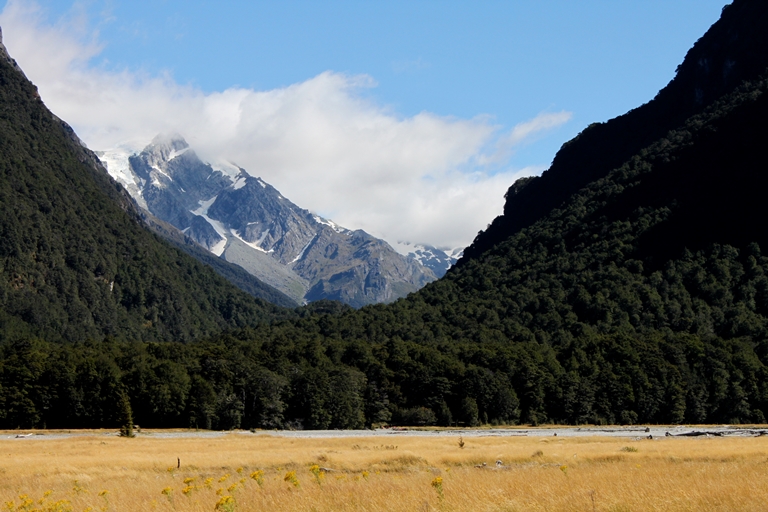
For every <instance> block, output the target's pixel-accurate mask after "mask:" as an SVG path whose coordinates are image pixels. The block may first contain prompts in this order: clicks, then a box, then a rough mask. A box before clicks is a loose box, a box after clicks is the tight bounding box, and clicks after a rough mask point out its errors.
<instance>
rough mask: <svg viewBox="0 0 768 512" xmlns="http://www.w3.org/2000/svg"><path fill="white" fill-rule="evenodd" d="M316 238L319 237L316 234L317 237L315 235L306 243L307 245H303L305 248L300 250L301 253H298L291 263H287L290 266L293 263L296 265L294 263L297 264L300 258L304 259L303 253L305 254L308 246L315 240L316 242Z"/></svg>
mask: <svg viewBox="0 0 768 512" xmlns="http://www.w3.org/2000/svg"><path fill="white" fill-rule="evenodd" d="M318 236H320V235H319V234H318V235H315V236H314V237H313V238H312V240H310V241H309V242H307V245H305V246H304V248H303V249H302V250H301V252H299V254H298V255H297V256H296V257H295V258H293V260H291V262H290V263H289V265H291V264H293V263H296V262H297V261H299V260H300V259H301V258H303V257H304V253H305V252H307V249H309V246H310V245H312V242H314V241H315V240H317V237H318Z"/></svg>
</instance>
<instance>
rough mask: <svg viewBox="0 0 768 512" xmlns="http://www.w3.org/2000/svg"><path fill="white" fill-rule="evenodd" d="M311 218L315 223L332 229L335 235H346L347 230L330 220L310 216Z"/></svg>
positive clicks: (313, 215)
mask: <svg viewBox="0 0 768 512" xmlns="http://www.w3.org/2000/svg"><path fill="white" fill-rule="evenodd" d="M312 218H313V219H314V220H315V222H317V223H318V224H324V225H326V226H329V227H330V228H331V229H333V230H334V231H335V232H337V233H348V232H349V230H348V229H347V228H344V227H341V226H339V225H338V224H336V223H335V222H333V221H332V220H328V219H324V218H322V217H320V216H319V215H315V214H312Z"/></svg>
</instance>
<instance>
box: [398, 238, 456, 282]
mask: <svg viewBox="0 0 768 512" xmlns="http://www.w3.org/2000/svg"><path fill="white" fill-rule="evenodd" d="M390 245H391V246H392V248H393V249H394V250H395V251H397V252H398V253H400V254H402V255H403V256H407V257H409V258H413V259H414V260H416V261H418V262H419V263H421V264H422V265H423V266H425V267H428V268H430V269H432V271H433V272H434V273H435V275H436V276H438V277H442V276H443V275H445V273H446V272H447V271H448V269H450V268H451V267H452V266H453V265H455V264H456V262H457V261H458V260H459V258H460V257H461V255H462V254H463V252H464V248H463V247H458V248H453V249H451V248H437V247H433V246H431V245H427V244H414V243H411V242H402V241H398V242H395V243H391V242H390Z"/></svg>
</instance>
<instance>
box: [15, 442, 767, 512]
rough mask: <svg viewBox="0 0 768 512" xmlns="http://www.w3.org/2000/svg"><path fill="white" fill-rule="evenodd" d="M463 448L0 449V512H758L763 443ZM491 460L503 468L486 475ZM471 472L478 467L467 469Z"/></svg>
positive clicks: (762, 506)
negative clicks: (432, 511) (384, 511)
mask: <svg viewBox="0 0 768 512" xmlns="http://www.w3.org/2000/svg"><path fill="white" fill-rule="evenodd" d="M464 442H465V447H464V448H463V449H460V448H459V446H458V438H457V437H456V436H445V437H426V438H425V437H406V436H391V437H386V438H382V437H367V438H337V439H296V438H282V437H277V436H270V435H267V434H265V435H258V436H253V435H243V434H229V435H227V436H224V437H220V438H175V439H167V438H162V439H161V438H154V439H153V438H152V437H151V436H146V437H141V438H136V439H122V438H118V437H114V436H109V437H108V436H89V437H75V438H66V439H64V438H50V439H42V438H40V437H37V438H35V439H6V440H2V441H0V497H1V498H2V500H1V501H0V509H2V510H28V511H31V510H46V511H47V510H58V511H65V510H72V511H78V512H79V511H84V510H89V507H90V510H92V511H98V510H115V511H154V510H157V511H172V510H176V511H213V510H236V511H257V510H269V511H289V510H290V511H294V510H312V511H336V510H356V511H357V510H359V511H380V510H392V511H400V510H402V511H419V510H424V511H426V510H446V511H449V510H450V511H463V510H472V511H485V510H488V511H491V510H493V511H499V510H506V511H513V510H520V511H523V510H525V511H530V510H546V511H556V510H568V511H579V510H583V511H587V512H589V511H614V512H620V511H630V510H633V511H640V510H663V511H684V510H685V511H688V510H690V511H707V510H729V511H731V510H734V511H735V510H745V511H746V510H749V511H753V510H766V509H768V486H766V485H765V482H766V478H768V438H766V437H759V438H709V439H704V438H684V439H681V438H664V439H659V440H645V439H644V440H641V441H633V440H627V439H616V438H597V437H590V438H567V437H552V438H541V437H480V438H464ZM383 443H386V444H383ZM635 450H636V451H635ZM177 457H179V458H180V459H181V468H180V469H176V465H177ZM497 459H501V460H502V461H503V463H504V467H502V468H499V469H497V468H495V461H496V460H497ZM483 462H486V463H487V464H488V467H486V468H483V469H477V468H475V467H474V466H475V465H476V464H482V463H483ZM313 466H316V467H313ZM320 468H330V469H333V470H334V471H330V472H325V471H323V470H322V469H320ZM260 472H261V473H260ZM292 472H293V473H292ZM258 480H261V482H259V481H258ZM185 490H186V492H185ZM104 491H106V492H104ZM20 496H26V498H20ZM227 496H231V497H232V498H231V499H230V498H227ZM24 503H26V505H24ZM57 503H58V504H57ZM217 503H218V504H219V505H218V509H217V508H216V507H217Z"/></svg>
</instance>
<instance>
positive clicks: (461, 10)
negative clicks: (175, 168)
mask: <svg viewBox="0 0 768 512" xmlns="http://www.w3.org/2000/svg"><path fill="white" fill-rule="evenodd" d="M724 4H725V1H724V0H717V1H713V0H696V1H693V0H666V1H657V0H643V1H618V2H617V1H615V0H614V1H582V2H573V1H565V0H559V1H556V0H543V1H537V2H522V1H507V2H501V1H486V2H482V1H480V2H466V1H464V2H457V1H449V0H446V1H440V2H437V1H413V0H412V1H409V2H399V1H388V2H372V1H356V2H352V1H344V2H342V1H332V0H329V1H325V2H308V1H302V2H299V1H294V2H291V1H280V2H276V1H275V2H259V1H248V2H246V1H238V2H235V1H221V2H201V1H185V2H181V1H175V0H165V1H163V0H159V1H158V0H156V1H154V2H146V1H135V0H134V1H130V2H129V1H124V0H111V1H96V0H92V1H79V2H69V1H63V0H56V1H54V0H38V1H37V2H30V1H21V0H14V1H10V2H5V3H3V4H2V5H4V8H3V11H2V15H0V24H2V28H3V32H4V37H5V43H6V45H7V46H8V48H9V50H10V52H11V54H12V55H13V56H14V57H16V58H17V60H18V61H19V62H20V64H21V66H22V68H23V69H25V71H26V72H27V75H28V76H30V78H31V79H32V80H33V81H34V82H35V83H36V84H37V85H38V86H39V87H40V91H41V94H42V96H43V99H44V101H46V103H47V104H48V105H49V107H50V108H51V109H52V110H53V111H54V112H56V113H59V115H61V116H62V117H63V118H64V119H65V120H67V121H69V122H70V123H71V124H72V125H73V127H74V128H75V129H76V130H77V131H78V133H80V135H81V137H83V139H84V140H85V141H86V142H87V143H88V144H89V146H90V147H92V148H93V149H109V147H113V146H116V145H119V144H123V143H130V144H133V145H134V146H140V145H141V144H142V143H146V142H148V140H146V141H144V142H142V140H143V139H147V138H148V137H150V135H149V134H151V133H153V130H176V131H179V132H180V133H182V134H183V135H184V136H185V137H187V138H188V140H190V142H191V143H192V144H193V146H194V147H195V148H196V149H198V146H200V148H199V150H198V153H200V154H201V156H205V157H207V158H208V159H209V160H211V161H215V160H216V159H227V158H229V159H236V160H237V163H238V164H241V165H243V164H247V165H244V167H246V168H247V169H248V170H249V172H251V173H252V174H254V175H261V176H263V177H264V178H265V179H266V180H267V181H269V182H271V183H272V184H274V185H275V186H276V187H277V188H278V189H280V190H281V191H282V192H283V193H284V194H285V195H286V196H287V197H289V198H290V199H292V200H293V201H294V202H296V203H297V204H299V205H301V206H304V207H307V208H310V209H313V210H315V211H318V212H319V213H321V214H325V215H327V216H330V217H332V218H334V220H336V221H337V222H339V223H341V224H343V225H347V226H348V227H352V228H357V227H361V228H364V229H366V230H368V231H370V232H372V233H373V234H376V235H378V236H383V237H385V238H386V239H387V240H389V241H391V242H393V243H394V242H396V241H398V240H410V241H412V242H429V243H433V244H435V245H442V246H446V247H447V246H457V245H462V244H466V243H468V242H469V241H471V238H472V237H473V236H474V233H476V231H477V230H478V229H481V228H483V227H485V224H487V223H488V222H490V221H491V220H492V218H493V216H494V215H496V214H498V213H500V211H501V205H503V198H502V197H501V196H502V195H503V193H504V191H505V190H506V187H508V186H509V185H510V184H511V181H513V180H514V179H515V178H516V177H520V176H523V175H526V174H531V173H537V172H541V170H542V169H544V168H546V166H547V165H548V164H549V163H550V162H551V160H552V157H553V156H554V154H555V152H556V151H557V149H558V148H559V147H560V145H561V144H562V143H563V142H565V141H566V140H568V139H570V138H572V137H573V136H574V135H576V134H577V133H578V132H579V131H581V130H582V129H583V128H584V127H585V126H587V125H588V124H590V123H591V122H595V121H605V120H607V119H610V118H612V117H615V116H617V115H620V114H622V113H624V112H626V111H627V110H629V109H631V108H634V107H636V106H638V105H640V104H642V103H644V102H646V101H648V100H650V99H651V98H652V97H653V96H654V95H655V94H656V92H657V91H658V90H659V89H660V88H661V87H663V86H664V85H666V83H667V82H668V81H669V80H670V79H672V77H673V76H674V72H675V68H676V66H677V65H678V64H679V63H680V62H681V61H682V59H683V57H684V55H685V53H686V51H687V50H688V48H690V46H691V45H692V44H693V43H694V42H695V41H696V40H697V39H698V38H699V37H701V35H703V34H704V32H705V31H706V30H707V28H708V27H709V26H710V25H711V24H712V23H714V22H715V21H716V20H717V19H718V17H719V14H720V11H721V9H722V7H723V5H724ZM25 37H26V39H25ZM25 40H26V41H27V42H26V43H25ZM78 52H79V55H80V56H82V55H88V58H87V59H82V58H79V57H78ZM46 59H50V60H46ZM64 74H66V75H67V77H68V78H67V80H63V79H62V78H61V77H62V75H64ZM83 83H89V84H92V85H93V87H94V90H97V91H99V93H98V94H93V93H92V94H90V95H88V94H83V86H82V84H83ZM126 83H128V84H131V85H130V87H129V89H130V91H126V90H121V89H120V87H123V86H124V85H121V84H126ZM77 84H80V85H79V86H78V85H77ZM110 88H112V89H113V90H114V92H113V93H112V96H111V97H110V98H111V99H110V100H109V103H108V107H105V103H103V102H104V101H107V100H106V99H104V97H105V96H108V93H107V92H103V91H109V90H110ZM86 89H87V87H86ZM154 95H156V96H154ZM88 96H90V97H91V99H94V101H93V102H91V103H89V97H88ZM95 96H100V97H101V101H102V103H100V102H99V101H96V100H97V98H95ZM116 97H119V98H120V100H119V101H120V102H122V104H121V105H119V107H118V106H116V103H117V101H118V100H115V99H114V98H116ZM144 98H146V99H147V105H148V106H146V107H145V108H146V111H147V112H146V113H144V114H140V111H141V108H139V107H134V106H132V105H136V104H138V103H140V102H142V101H143V99H144ZM178 98H182V99H184V101H182V102H181V103H179V104H178V106H177V108H175V109H174V108H170V107H167V105H169V104H172V103H173V102H175V101H176V100H177V99H178ZM153 101H154V102H155V103H152V102H153ZM113 106H114V108H112V107H113ZM196 108H199V109H200V112H204V113H205V112H207V113H208V114H205V115H209V116H210V112H211V110H212V109H214V110H217V111H218V112H233V111H234V110H238V111H239V112H240V115H239V117H236V118H234V117H232V116H234V115H235V114H228V115H230V117H229V118H227V119H229V121H226V120H223V119H222V118H221V115H222V114H219V117H217V118H216V119H214V120H213V121H212V120H211V118H210V117H206V118H205V119H203V117H200V116H203V115H204V114H202V113H201V114H200V115H199V116H198V117H196V118H195V117H193V116H192V114H190V112H191V111H193V110H194V109H196ZM91 109H92V110H91ZM164 109H167V110H164ZM161 110H162V118H163V119H162V120H161V119H159V116H160V114H158V118H157V119H155V118H152V116H151V115H150V113H151V112H153V111H154V112H158V111H161ZM107 111H109V112H110V114H109V115H107V113H106V112H107ZM265 111H268V112H269V115H268V116H266V117H259V116H263V115H265V114H264V112H265ZM244 113H250V117H248V119H246V118H245V117H246V116H245V114H244ZM176 118H177V119H176ZM174 119H176V121H175V123H174V122H172V120H174ZM249 119H259V120H260V122H259V123H255V122H252V123H250V124H249V122H248V120H249ZM227 122H229V123H230V124H229V125H227V126H230V127H232V129H231V130H227V129H224V128H221V129H218V130H217V131H216V132H215V133H214V134H213V135H212V134H211V133H209V132H207V131H206V126H207V127H208V129H209V128H210V125H211V124H220V125H221V126H224V125H225V124H227ZM266 124H269V125H270V126H278V127H280V128H279V129H278V128H275V130H273V131H270V132H269V133H265V131H264V130H265V128H264V126H266ZM234 126H237V128H236V129H235V128H233V127H234ZM144 127H146V128H144ZM372 127H374V128H372ZM516 127H517V128H516ZM185 129H186V130H185ZM188 131H191V132H193V133H188ZM224 132H226V133H228V136H227V137H224V136H220V137H219V135H220V134H221V133H224ZM296 133H299V134H300V135H298V136H297V135H295V134H296ZM212 139H216V143H215V144H214V143H213V142H210V141H211V140H212ZM382 140H386V141H389V142H387V143H386V144H385V145H382V144H383V143H380V141H382ZM227 141H229V142H227ZM232 141H235V142H232ZM249 141H257V142H255V143H253V142H249ZM269 141H272V142H274V141H278V143H276V144H273V145H272V146H269ZM398 141H400V142H398ZM345 144H347V145H348V146H345ZM267 146H269V148H268V149H264V150H263V151H262V152H261V153H259V155H258V156H252V155H251V154H249V153H248V149H249V147H250V148H251V149H252V152H254V153H256V152H258V151H260V150H259V148H267ZM419 147H423V148H424V149H423V151H421V150H420V149H419ZM254 148H255V149H254ZM275 148H277V149H275ZM305 148H308V149H306V151H304V150H305ZM312 148H315V149H312ZM333 148H335V150H334V149H333ZM281 151H282V152H284V153H280V152H281ZM297 152H305V153H306V154H307V158H306V159H305V160H303V161H299V160H298V159H297V157H296V156H295V154H296V153H297ZM289 153H293V155H290V156H286V155H288V154H289ZM393 153H398V155H396V156H393ZM366 155H369V157H368V158H369V159H370V160H366ZM510 180H511V181H510ZM326 182H327V183H326ZM414 188H415V189H420V190H418V191H414ZM368 189H375V191H379V193H377V192H375V191H374V192H371V194H366V193H359V192H360V191H363V190H368ZM350 195H356V196H360V197H358V199H357V200H348V199H346V198H347V197H348V196H350ZM316 196H323V197H324V198H325V199H323V198H318V197H316ZM430 197H433V198H434V201H432V202H430V201H431V199H430ZM462 203H466V205H467V207H466V208H465V209H462V208H460V207H458V205H459V204H462ZM441 222H442V223H443V224H440V223H441ZM350 224H353V225H350ZM354 224H357V225H354Z"/></svg>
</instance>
